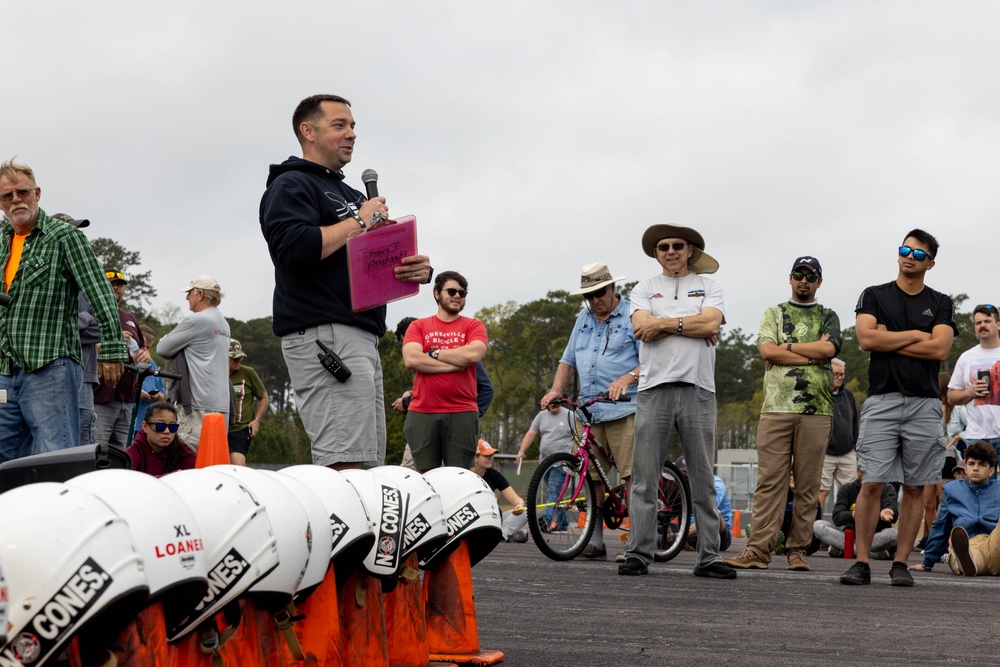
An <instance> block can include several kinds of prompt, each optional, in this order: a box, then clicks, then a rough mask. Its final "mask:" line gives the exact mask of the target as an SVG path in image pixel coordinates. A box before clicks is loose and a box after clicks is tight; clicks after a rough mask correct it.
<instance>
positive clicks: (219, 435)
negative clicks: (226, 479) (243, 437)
mask: <svg viewBox="0 0 1000 667" xmlns="http://www.w3.org/2000/svg"><path fill="white" fill-rule="evenodd" d="M228 432H229V427H228V426H227V425H226V416H225V415H223V414H221V413H218V412H210V413H208V414H207V415H205V418H204V420H202V423H201V437H200V438H199V439H198V457H197V458H196V459H195V463H194V467H195V468H207V467H208V466H215V465H226V464H228V463H229V438H228Z"/></svg>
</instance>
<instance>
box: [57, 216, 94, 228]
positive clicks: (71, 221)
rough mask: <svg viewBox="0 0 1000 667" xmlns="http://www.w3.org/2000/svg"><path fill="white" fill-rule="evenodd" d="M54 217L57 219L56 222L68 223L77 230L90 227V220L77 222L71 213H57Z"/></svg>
mask: <svg viewBox="0 0 1000 667" xmlns="http://www.w3.org/2000/svg"><path fill="white" fill-rule="evenodd" d="M52 217H53V218H55V219H56V220H62V221H63V222H68V223H69V224H71V225H73V226H74V227H76V228H82V227H90V220H86V219H84V220H76V219H75V218H74V217H73V216H71V215H70V214H69V213H56V214H55V215H54V216H52Z"/></svg>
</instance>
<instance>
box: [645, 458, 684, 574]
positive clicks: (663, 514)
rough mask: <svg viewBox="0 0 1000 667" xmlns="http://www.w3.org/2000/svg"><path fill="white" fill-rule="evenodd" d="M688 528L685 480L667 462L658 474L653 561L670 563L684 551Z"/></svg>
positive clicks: (677, 470) (677, 469)
mask: <svg viewBox="0 0 1000 667" xmlns="http://www.w3.org/2000/svg"><path fill="white" fill-rule="evenodd" d="M690 528H691V490H690V489H689V488H688V483H687V477H685V476H684V475H682V474H681V471H680V469H679V468H678V467H677V466H675V465H674V464H673V463H671V462H669V461H667V462H665V463H664V464H663V470H662V471H661V472H660V489H659V492H658V493H657V501H656V546H655V547H654V548H653V558H654V559H655V560H656V561H657V562H659V563H665V562H666V561H668V560H671V559H672V558H673V557H674V556H676V555H677V554H679V553H680V552H681V551H682V550H683V549H684V544H685V543H686V542H687V537H688V530H690Z"/></svg>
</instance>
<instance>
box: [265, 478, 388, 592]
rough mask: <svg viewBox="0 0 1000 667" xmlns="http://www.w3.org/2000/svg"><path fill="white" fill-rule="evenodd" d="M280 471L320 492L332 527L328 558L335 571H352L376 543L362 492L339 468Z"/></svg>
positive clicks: (372, 523)
mask: <svg viewBox="0 0 1000 667" xmlns="http://www.w3.org/2000/svg"><path fill="white" fill-rule="evenodd" d="M281 472H282V474H284V475H288V476H289V477H294V478H295V479H297V480H299V481H300V482H302V483H303V484H305V485H306V486H308V487H309V488H310V489H311V490H312V492H313V493H315V494H316V495H317V496H319V499H320V501H322V503H323V506H324V507H325V508H326V514H327V516H328V517H329V522H330V529H331V531H332V535H333V537H332V539H331V543H330V544H331V547H330V558H331V559H332V560H333V562H334V564H335V567H336V568H337V571H338V572H341V573H343V574H348V573H350V572H353V571H354V570H355V569H356V568H357V567H358V566H359V565H360V564H361V562H362V561H363V560H364V558H365V555H366V554H367V553H368V552H369V551H370V550H371V548H372V545H373V544H375V530H374V528H375V524H374V522H372V521H371V520H370V519H369V518H368V510H367V509H366V508H365V504H364V502H363V501H362V500H361V496H359V495H358V492H357V490H356V489H355V488H354V486H353V485H352V484H351V483H350V482H348V481H347V478H345V477H344V476H343V475H342V474H341V473H339V472H338V471H336V470H334V469H332V468H327V467H326V466H317V465H308V464H306V465H297V466H291V467H289V468H285V469H283V470H282V471H281Z"/></svg>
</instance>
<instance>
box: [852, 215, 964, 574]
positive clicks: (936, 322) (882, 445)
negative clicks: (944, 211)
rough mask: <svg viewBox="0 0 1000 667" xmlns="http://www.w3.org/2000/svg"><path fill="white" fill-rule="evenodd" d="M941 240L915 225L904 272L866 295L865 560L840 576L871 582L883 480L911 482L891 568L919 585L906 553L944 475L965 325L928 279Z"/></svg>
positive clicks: (860, 315) (860, 505)
mask: <svg viewBox="0 0 1000 667" xmlns="http://www.w3.org/2000/svg"><path fill="white" fill-rule="evenodd" d="M937 252H938V242H937V240H936V239H935V238H934V237H933V236H931V235H930V234H928V233H927V232H925V231H923V230H921V229H914V230H913V231H911V232H910V233H909V234H907V235H906V238H905V239H904V240H903V245H902V246H900V248H899V254H898V257H897V263H898V265H899V271H898V273H897V275H896V280H894V281H893V282H890V283H885V284H884V285H876V286H874V287H869V288H868V289H866V290H865V291H864V292H862V293H861V297H860V298H859V299H858V305H857V308H856V309H855V311H856V312H857V320H856V324H855V330H856V332H857V336H858V343H859V344H860V346H861V349H862V350H867V351H869V352H871V361H870V363H869V365H868V385H869V389H868V398H867V399H866V400H865V403H864V405H863V406H862V408H861V435H860V437H859V440H858V467H860V468H861V470H862V471H863V472H864V479H863V482H862V485H861V493H860V494H859V495H858V502H857V508H856V510H855V524H856V527H857V530H856V534H855V540H856V543H857V552H858V560H857V562H856V563H854V565H852V566H851V567H850V569H849V570H847V572H845V573H844V574H843V575H842V576H841V577H840V583H842V584H851V585H859V584H861V585H863V584H870V583H871V569H870V568H869V566H868V560H869V554H870V552H871V546H872V538H873V537H874V535H875V527H876V525H877V524H878V518H879V517H878V514H879V507H880V498H881V496H882V488H883V486H885V484H886V483H887V482H891V481H895V480H899V479H900V477H902V482H903V502H902V506H901V507H900V516H899V523H898V531H899V540H898V545H899V548H897V549H896V558H895V560H894V561H893V563H892V569H890V570H889V579H890V581H891V582H892V585H893V586H912V585H913V575H911V574H910V573H909V571H908V570H907V566H906V560H907V558H909V555H910V549H909V548H908V545H911V544H913V541H914V539H916V537H917V529H918V527H919V526H920V519H921V517H922V516H923V492H924V485H926V484H937V483H938V482H939V481H941V468H942V467H943V466H944V450H945V443H944V431H943V429H942V420H943V416H942V414H941V393H940V388H939V387H938V379H937V376H938V371H939V370H940V366H941V362H942V361H943V360H944V359H946V358H947V357H948V350H949V349H951V343H952V340H954V338H955V334H957V333H958V327H956V326H955V306H954V304H953V303H952V301H951V298H950V297H948V296H947V295H945V294H941V293H940V292H937V291H935V290H933V289H931V288H930V287H927V286H926V285H924V275H925V274H926V273H927V271H929V270H930V269H931V268H933V266H934V260H935V258H936V257H937Z"/></svg>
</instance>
